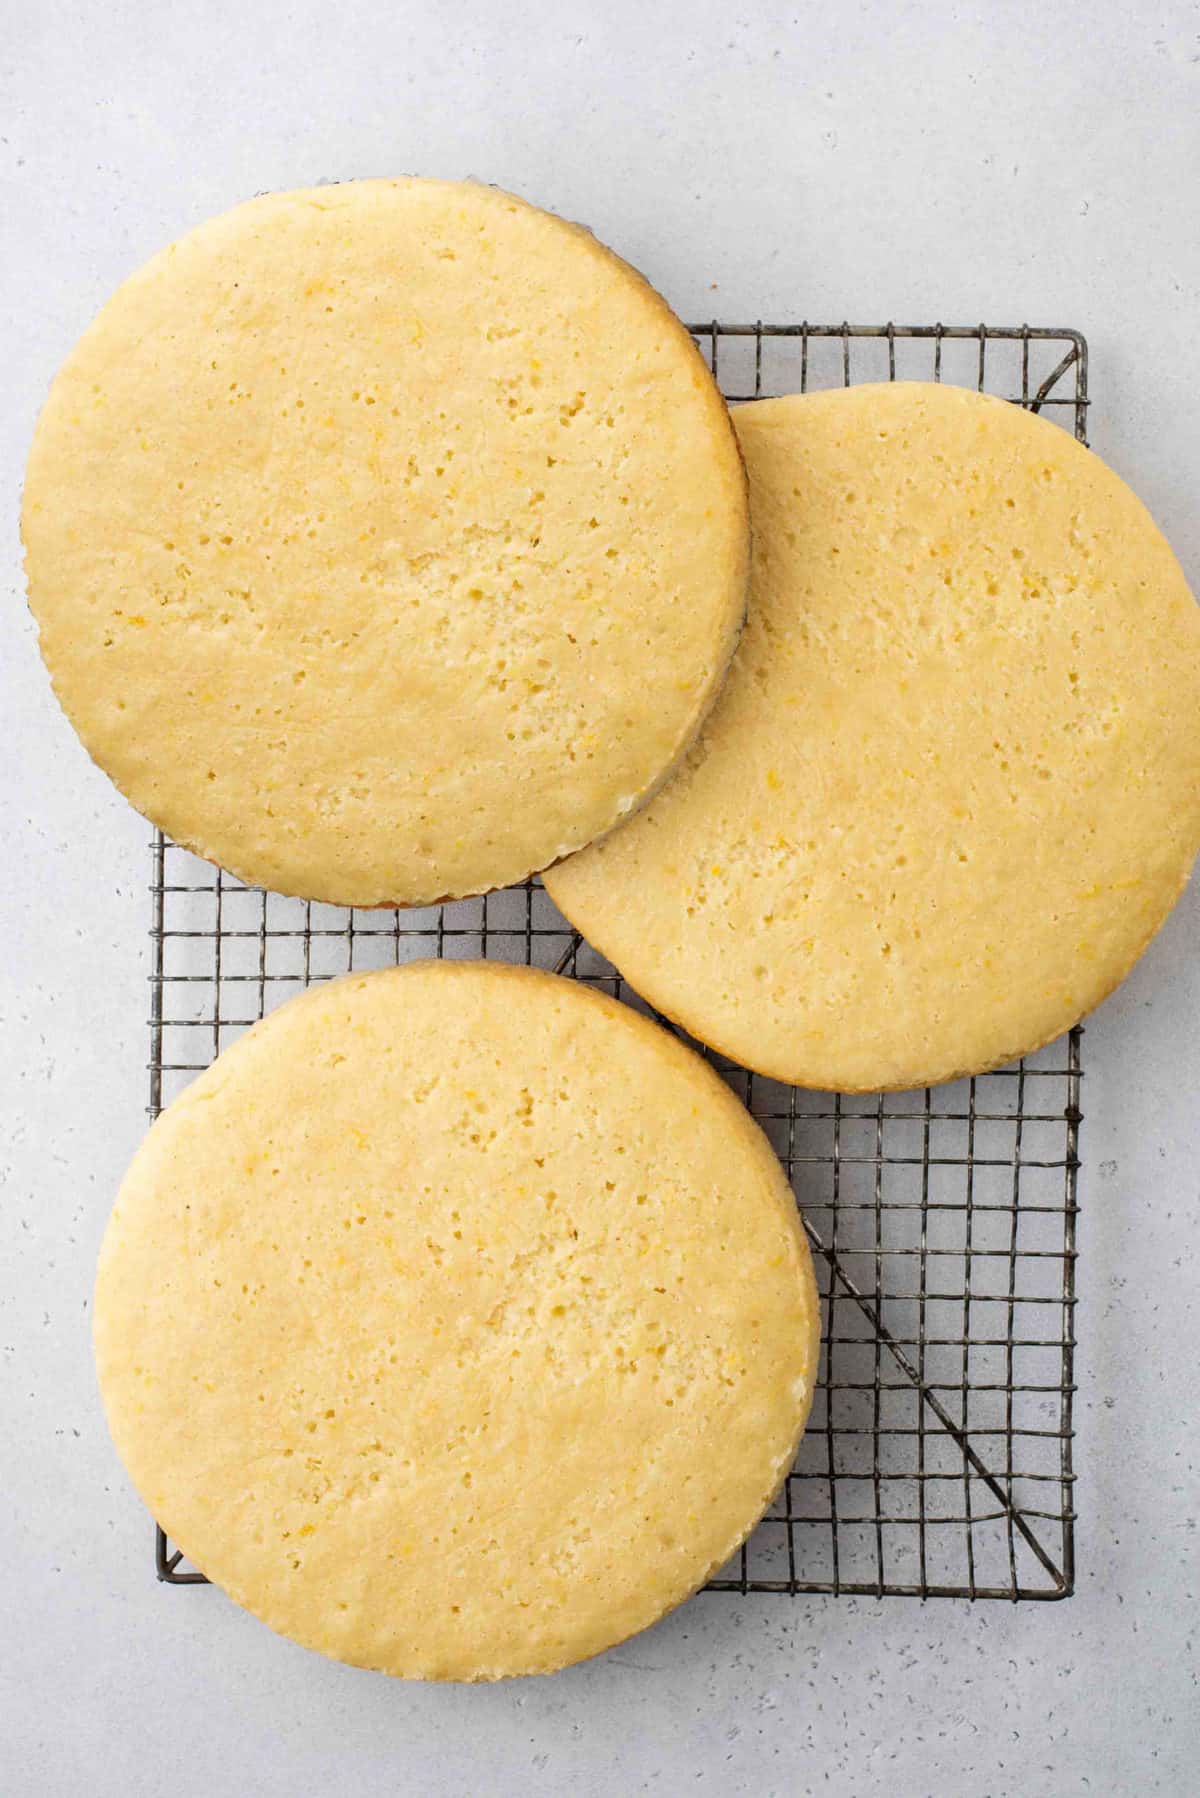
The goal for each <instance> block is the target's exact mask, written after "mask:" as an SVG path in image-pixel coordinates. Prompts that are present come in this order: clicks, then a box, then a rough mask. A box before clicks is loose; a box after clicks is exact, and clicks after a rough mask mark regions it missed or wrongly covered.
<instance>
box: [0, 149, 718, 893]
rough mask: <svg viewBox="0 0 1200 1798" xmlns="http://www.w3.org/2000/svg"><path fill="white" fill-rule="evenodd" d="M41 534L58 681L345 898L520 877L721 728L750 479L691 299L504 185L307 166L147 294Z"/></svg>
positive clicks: (65, 455) (185, 833)
mask: <svg viewBox="0 0 1200 1798" xmlns="http://www.w3.org/2000/svg"><path fill="white" fill-rule="evenodd" d="M22 529H23V535H24V539H25V544H26V549H27V558H26V560H27V569H28V576H29V591H30V603H31V605H32V607H33V611H34V614H35V616H36V618H37V622H38V625H39V629H40V634H41V644H42V650H43V653H44V655H45V658H46V661H47V664H48V666H49V668H50V672H51V675H52V677H53V681H54V686H55V690H56V692H57V694H58V696H59V699H60V700H61V702H62V704H63V707H64V709H65V710H66V712H67V714H68V716H69V718H70V719H71V721H72V723H73V724H74V725H75V727H76V729H77V730H78V732H79V734H80V736H81V737H82V739H83V741H84V743H85V745H86V747H87V748H88V750H89V751H90V752H91V754H92V755H93V756H94V758H95V759H96V760H97V761H98V762H99V763H100V765H101V766H102V767H103V768H104V769H105V770H106V771H107V772H108V773H109V774H110V775H111V776H112V778H113V780H114V781H115V782H116V783H117V785H118V786H119V787H120V788H121V789H122V791H123V792H124V793H125V794H126V795H127V797H128V798H130V799H131V800H132V801H133V803H134V804H135V805H136V806H138V807H139V808H140V809H141V810H142V811H144V812H146V813H147V815H148V816H150V817H151V818H152V819H153V820H154V821H155V822H156V823H157V824H159V825H160V826H161V827H162V828H163V829H164V830H165V831H166V832H168V833H169V834H170V835H171V836H173V837H174V838H175V839H176V841H178V842H180V843H182V844H184V845H185V846H187V847H188V848H191V849H194V850H196V851H197V852H198V853H199V854H201V855H205V856H207V857H209V858H210V859H212V860H214V861H217V862H220V863H222V864H223V865H224V866H225V867H227V868H228V869H230V870H231V871H232V872H233V873H235V874H237V875H239V876H240V877H241V878H243V879H245V880H247V881H249V882H251V883H253V884H261V885H264V886H268V887H272V888H275V889H277V890H279V891H283V892H288V893H296V894H300V895H301V896H304V897H309V898H319V899H326V900H332V901H336V902H339V903H344V904H358V905H375V904H382V903H387V902H397V903H429V902H432V901H433V900H435V899H438V898H441V897H443V896H452V895H461V894H466V893H472V892H479V891H483V890H485V889H487V888H490V887H496V886H503V885H507V884H509V883H511V882H514V881H517V880H521V879H523V878H524V877H525V876H526V875H528V874H529V873H530V872H532V871H534V870H536V869H538V868H541V867H544V866H545V865H546V864H547V863H548V862H551V861H553V860H554V859H555V857H557V856H559V855H562V854H564V853H566V852H568V851H570V850H573V849H577V848H579V847H581V846H582V845H583V844H584V843H587V842H588V841H590V840H591V839H593V838H594V837H596V836H598V835H600V834H602V833H603V832H604V831H606V830H608V829H610V828H611V826H612V825H614V824H615V823H616V822H617V821H618V820H619V819H621V818H622V817H624V816H625V815H626V814H627V813H628V812H629V811H630V810H631V809H632V808H634V807H635V806H636V805H638V804H639V803H640V802H641V800H643V799H644V798H645V796H646V795H647V793H648V792H649V791H651V790H652V789H653V788H654V786H655V785H656V784H657V783H658V782H659V781H660V780H661V778H662V777H663V776H664V774H665V773H666V772H667V771H668V769H669V768H670V767H671V766H672V764H673V763H674V762H675V761H676V760H677V758H678V757H679V755H680V754H681V752H682V751H683V750H684V749H685V748H686V747H687V745H688V744H689V743H690V741H691V740H692V738H693V736H694V734H695V731H696V729H697V727H698V725H699V723H700V721H701V719H702V718H703V716H704V714H705V712H706V710H707V708H708V706H709V704H710V702H711V699H712V697H713V695H714V694H715V692H716V690H717V687H718V685H719V683H720V680H721V677H722V675H723V673H724V671H725V668H726V665H727V662H728V659H729V656H730V655H731V653H732V650H733V647H734V644H735V642H736V637H737V632H738V629H739V627H740V623H741V619H742V614H743V610H744V605H745V588H746V573H747V556H748V537H747V519H746V496H745V483H744V477H743V474H742V470H741V466H740V462H739V457H738V451H737V445H736V442H735V440H734V436H733V432H732V429H731V427H730V424H729V420H728V415H727V414H726V411H725V408H724V405H723V403H722V401H721V398H720V395H719V393H718V392H717V389H716V387H715V384H714V382H713V380H712V378H711V376H710V374H709V373H708V370H707V369H706V368H705V366H704V364H703V362H702V360H701V358H700V356H699V354H698V352H697V350H696V348H695V345H694V344H693V343H692V341H691V339H690V338H689V337H688V335H687V333H686V331H685V330H684V329H683V327H682V325H680V323H679V322H678V320H677V319H676V318H675V317H674V315H673V314H672V313H671V312H670V310H669V309H668V308H667V306H666V305H665V304H664V302H663V301H662V300H661V299H660V298H659V297H658V295H657V294H655V293H654V292H653V290H652V289H651V288H650V287H648V286H647V284H646V283H645V282H644V281H643V280H642V279H641V277H640V276H639V275H637V274H636V273H635V272H634V271H633V270H632V269H630V268H629V267H628V266H627V265H626V264H625V263H623V262H621V261H620V260H619V259H618V258H617V257H616V256H614V255H613V254H612V253H611V252H610V251H608V250H606V249H605V248H604V247H603V246H602V245H601V244H599V243H598V242H597V241H596V240H595V239H594V238H593V237H592V236H591V235H590V234H589V233H588V232H586V231H584V230H581V229H580V228H578V227H577V226H573V225H569V224H566V223H564V222H563V221H562V220H561V219H558V218H554V217H553V216H551V215H550V214H548V213H545V212H541V211H538V210H537V209H536V208H534V207H532V206H529V205H527V204H525V203H524V202H522V201H520V200H517V199H514V198H513V197H512V196H511V195H508V194H504V193H500V192H498V191H497V190H495V189H493V188H489V187H483V186H480V185H477V184H475V183H455V182H442V181H427V180H416V179H412V180H399V181H356V182H349V183H347V184H346V185H344V186H333V187H321V188H315V189H312V190H309V191H307V192H298V193H285V194H271V195H267V196H266V197H264V198H261V199H257V200H253V201H251V202H250V203H249V204H247V205H244V206H239V207H238V208H236V209H235V210H234V211H232V212H229V213H226V214H225V215H223V216H222V217H220V218H217V219H213V220H212V221H210V222H209V223H207V224H204V225H202V226H200V227H199V228H198V229H197V230H194V231H192V232H190V233H189V234H188V235H187V236H186V237H184V238H183V239H181V241H180V242H178V243H176V244H173V245H172V246H171V247H170V248H169V249H168V250H166V251H164V252H163V253H162V254H161V255H159V256H156V257H155V258H154V259H153V260H152V261H151V262H149V263H148V264H147V265H146V266H145V267H144V268H143V269H141V270H140V271H139V272H138V273H137V274H135V275H134V276H133V277H132V279H130V280H129V281H127V282H126V283H125V285H124V286H123V287H122V288H121V289H120V290H119V291H118V292H117V294H116V295H115V296H114V297H113V299H112V300H111V301H110V302H109V304H108V305H107V306H106V307H105V309H104V310H103V312H102V313H101V314H100V316H99V318H98V319H97V320H96V321H95V323H94V324H93V325H92V326H91V328H90V329H89V330H88V331H87V332H86V333H85V335H84V337H83V338H82V340H81V341H80V343H79V344H78V346H77V347H76V349H75V350H74V351H73V352H72V354H71V355H70V357H69V358H68V359H67V362H66V363H65V365H64V367H63V369H62V370H61V372H60V373H59V375H58V377H57V379H56V380H55V382H54V385H53V387H52V389H51V393H50V397H49V400H48V401H47V404H46V407H45V410H44V411H43V414H42V416H41V419H40V420H39V423H38V427H37V432H36V436H35V439H34V444H33V448H32V451H31V454H30V459H29V469H28V476H27V481H26V488H25V503H24V513H23V520H22Z"/></svg>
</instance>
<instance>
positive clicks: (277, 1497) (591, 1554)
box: [95, 962, 818, 1679]
mask: <svg viewBox="0 0 1200 1798" xmlns="http://www.w3.org/2000/svg"><path fill="white" fill-rule="evenodd" d="M817 1332H818V1307H817V1298H816V1291H815V1287H814V1281H813V1274H812V1267H811V1262H810V1258H809V1254H808V1250H807V1247H806V1245H805V1243H804V1239H803V1237H802V1235H801V1233H800V1230H799V1227H798V1223H797V1216H796V1208H795V1205H794V1202H793V1200H792V1195H791V1192H790V1190H789V1188H788V1185H787V1183H786V1181H785V1179H784V1176H783V1173H782V1170H781V1169H780V1166H779V1163H778V1161H777V1160H776V1158H775V1156H774V1154H773V1153H772V1151H771V1148H770V1145H769V1144H768V1142H767V1140H766V1138H765V1137H764V1135H763V1134H762V1132H761V1130H760V1129H759V1127H758V1126H757V1124H755V1123H754V1122H753V1120H752V1119H751V1118H750V1116H749V1114H748V1113H747V1112H746V1111H745V1109H744V1108H743V1107H742V1105H741V1104H740V1103H739V1102H738V1100H737V1099H735V1098H734V1096H733V1095H732V1093H730V1091H729V1090H728V1088H727V1087H726V1086H725V1085H724V1084H723V1083H722V1081H721V1080H720V1079H719V1078H718V1077H717V1075H716V1074H714V1073H713V1072H712V1070H711V1069H710V1068H709V1067H708V1066H707V1065H706V1064H705V1063H704V1062H703V1061H701V1060H700V1058H699V1057H698V1056H697V1055H695V1054H694V1052H693V1051H692V1050H690V1049H688V1048H687V1047H686V1046H685V1045H684V1044H682V1043H681V1042H679V1041H678V1040H677V1039H676V1038H675V1037H674V1036H672V1035H671V1034H669V1033H668V1032H667V1031H664V1030H662V1029H661V1028H660V1027H659V1026H658V1025H656V1024H653V1023H651V1022H649V1021H648V1020H647V1019H645V1018H643V1017H641V1016H639V1015H638V1014H637V1013H636V1012H634V1011H632V1010H630V1009H629V1008H628V1007H626V1006H622V1005H618V1004H617V1003H616V1002H615V1001H614V1000H611V999H608V998H605V997H603V996H602V995H599V994H596V993H594V992H591V991H589V990H588V989H587V988H585V987H583V986H580V985H577V984H576V983H574V982H572V981H567V980H562V979H559V978H557V977H555V976H553V975H549V974H540V973H536V972H530V971H528V970H525V969H519V968H508V967H504V966H501V965H499V964H485V963H458V964H453V963H444V962H433V963H417V964H414V965H412V966H409V967H406V968H403V969H400V970H393V971H388V972H383V973H374V974H368V975H361V976H360V975H352V976H347V977H345V978H343V979H341V980H338V981H334V982H331V983H329V984H325V985H321V986H319V987H315V988H313V989H311V990H310V991H309V992H308V993H306V994H304V995H303V996H301V997H300V998H297V999H294V1000H292V1001H290V1002H289V1003H288V1004H286V1005H284V1006H283V1007H281V1008H280V1010H278V1011H277V1012H275V1013H273V1014H272V1015H271V1016H270V1017H268V1019H267V1020H266V1021H265V1023H262V1024H260V1025H258V1026H256V1027H255V1028H254V1029H253V1030H251V1031H250V1032H249V1033H248V1034H247V1035H246V1036H245V1037H244V1038H243V1039H241V1040H240V1041H239V1042H238V1043H236V1044H235V1045H234V1046H233V1047H232V1048H230V1049H228V1050H227V1051H226V1052H225V1053H224V1054H223V1055H221V1057H220V1058H219V1059H218V1061H217V1062H216V1063H215V1064H214V1065H213V1066H212V1067H211V1068H210V1069H209V1070H208V1071H207V1072H206V1073H205V1074H203V1075H201V1077H200V1078H199V1079H198V1080H197V1081H196V1082H195V1083H194V1084H193V1085H192V1086H191V1087H189V1088H188V1089H187V1091H186V1092H185V1093H184V1094H182V1095H181V1097H180V1098H178V1099H177V1100H175V1102H174V1103H173V1104H172V1105H171V1106H170V1107H169V1108H168V1109H167V1110H166V1111H165V1112H164V1113H163V1114H162V1116H161V1117H160V1118H159V1120H158V1121H157V1122H156V1123H155V1124H154V1126H153V1128H152V1129H151V1131H150V1133H149V1136H148V1137H147V1139H146V1142H145V1144H144V1146H143V1147H142V1149H141V1150H140V1151H139V1153H138V1155H137V1157H136V1159H135V1161H134V1163H133V1165H132V1167H131V1169H130V1172H129V1174H128V1176H127V1178H126V1180H125V1183H124V1185H123V1186H122V1189H121V1193H120V1196H119V1198H118V1201H117V1205H116V1207H115V1209H114V1212H113V1216H112V1220H111V1222H110V1224H109V1227H108V1232H107V1235H106V1237H105V1240H104V1246H103V1250H102V1254H101V1260H100V1270H99V1276H98V1281H97V1288H96V1304H95V1339H96V1354H97V1362H98V1368H99V1376H100V1384H101V1388H102V1391H103V1395H104V1401H105V1406H106V1409H107V1412H108V1419H109V1424H110V1427H111V1430H112V1434H113V1438H114V1440H115V1442H116V1445H117V1448H118V1450H119V1452H120V1454H121V1456H122V1458H123V1459H124V1461H125V1464H126V1466H127V1467H128V1469H129V1472H130V1475H131V1477H132V1479H133V1481H134V1484H135V1485H136V1486H137V1488H138V1490H139V1491H140V1493H141V1494H142V1496H143V1498H144V1499H145V1501H146V1503H147V1505H148V1506H149V1507H150V1509H151V1510H152V1511H153V1513H154V1515H155V1516H156V1517H157V1518H158V1520H159V1522H160V1523H161V1524H162V1525H163V1527H164V1528H165V1529H166V1531H167V1532H168V1534H169V1536H170V1537H171V1539H172V1540H173V1541H174V1542H176V1543H177V1544H178V1545H179V1546H180V1547H181V1548H182V1549H183V1551H184V1553H185V1554H186V1555H187V1556H188V1557H189V1559H191V1560H192V1561H193V1562H194V1563H195V1564H196V1565H197V1566H199V1567H200V1568H201V1569H202V1570H203V1571H204V1572H205V1573H207V1574H208V1575H209V1576H210V1578H212V1579H213V1580H215V1581H216V1582H217V1583H218V1584H219V1585H221V1586H223V1587H224V1588H225V1589H226V1591H228V1592H229V1593H230V1594H231V1595H232V1596H233V1597H234V1598H235V1599H237V1600H238V1601H239V1602H240V1603H242V1604H244V1605H246V1606H247V1607H248V1608H249V1609H250V1610H251V1611H254V1612H255V1613H257V1615H258V1616H260V1617H262V1618H263V1619H264V1620H265V1621H266V1622H267V1623H269V1624H271V1625H272V1626H273V1627H274V1628H275V1629H277V1630H279V1631H281V1632H282V1633H284V1634H286V1635H289V1636H293V1637H295V1638H296V1639H297V1640H298V1641H300V1642H303V1643H305V1644H307V1645H308V1646H309V1647H312V1648H317V1649H320V1650H322V1651H323V1652H325V1653H326V1654H330V1655H334V1656H336V1657H338V1658H339V1659H342V1660H347V1661H351V1662H355V1663H357V1664H360V1665H363V1666H368V1667H375V1668H380V1669H382V1670H384V1671H386V1672H389V1673H396V1674H403V1675H408V1676H411V1677H420V1678H429V1679H492V1678H498V1677H500V1676H503V1675H506V1674H518V1673H535V1672H547V1671H550V1670H551V1669H553V1668H556V1667H560V1666H563V1665H565V1664H566V1663H568V1662H571V1661H575V1660H579V1659H581V1658H583V1657H584V1656H587V1655H591V1654H595V1653H597V1652H598V1651H599V1650H601V1649H604V1648H607V1647H608V1646H610V1644H612V1643H614V1642H618V1641H620V1640H621V1639H622V1638H624V1637H626V1636H628V1635H630V1634H631V1633H633V1632H634V1631H635V1630H640V1629H643V1628H645V1627H646V1626H647V1625H648V1624H650V1623H653V1622H654V1621H655V1620H656V1619H657V1618H659V1617H661V1616H662V1615H663V1613H664V1612H665V1611H667V1610H668V1609H669V1608H670V1607H671V1606H673V1605H675V1604H678V1603H679V1601H680V1600H681V1599H683V1598H685V1597H686V1596H687V1595H688V1594H689V1593H690V1592H692V1591H693V1590H694V1589H695V1588H696V1587H697V1586H698V1585H699V1584H700V1583H701V1582H702V1581H703V1580H705V1579H706V1578H707V1577H708V1575H709V1574H710V1573H712V1572H713V1570H714V1569H715V1568H717V1567H719V1566H720V1565H721V1564H722V1563H723V1562H724V1561H725V1560H726V1559H727V1558H728V1556H729V1555H730V1554H731V1553H732V1552H733V1551H734V1550H735V1549H736V1548H737V1546H738V1544H739V1543H740V1542H741V1541H742V1539H743V1538H744V1537H745V1536H746V1534H747V1533H748V1531H749V1530H750V1529H751V1527H752V1526H753V1525H754V1523H755V1522H756V1521H757V1519H758V1518H759V1516H760V1515H761V1513H762V1511H763V1510H764V1508H765V1507H766V1505H767V1504H768V1503H769V1501H770V1499H771V1497H772V1496H773V1494H774V1493H775V1491H776V1489H777V1488H778V1486H779V1485H780V1482H781V1481H782V1480H783V1478H784V1476H785V1474H786V1472H787V1470H788V1468H789V1467H790V1465H791V1462H792V1459H793V1456H794V1454H795V1450H796V1445H797V1441H798V1439H799V1436H800V1433H801V1430H802V1429H803V1425H804V1421H805V1418H806V1417H807V1414H808V1410H809V1406H810V1403H811V1400H812V1393H813V1384H814V1380H815V1377H816V1368H817V1353H818V1335H817Z"/></svg>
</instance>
